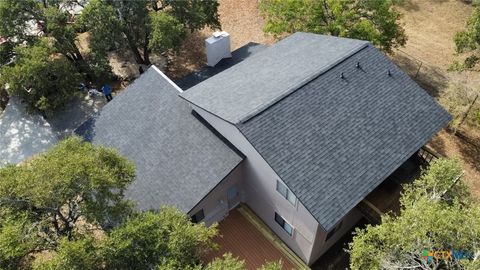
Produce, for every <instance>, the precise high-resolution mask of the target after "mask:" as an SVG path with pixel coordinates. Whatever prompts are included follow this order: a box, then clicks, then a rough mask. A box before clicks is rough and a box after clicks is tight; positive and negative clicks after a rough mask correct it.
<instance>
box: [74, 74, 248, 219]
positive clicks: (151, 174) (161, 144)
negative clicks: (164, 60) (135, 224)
mask: <svg viewBox="0 0 480 270" xmlns="http://www.w3.org/2000/svg"><path fill="white" fill-rule="evenodd" d="M178 94H179V92H178V90H177V89H175V88H174V87H173V86H172V84H170V83H169V82H168V81H167V80H166V79H165V78H164V77H162V76H161V75H160V74H159V73H158V72H157V71H156V70H155V69H154V68H150V69H149V70H148V71H146V72H145V73H144V74H143V75H142V76H141V77H140V78H138V79H137V80H135V81H134V82H133V83H132V84H130V85H129V86H128V88H127V89H126V90H124V91H123V92H122V93H121V94H119V95H118V96H116V97H115V98H114V99H113V101H111V102H110V103H108V104H107V105H106V106H105V107H104V108H103V109H102V111H101V112H100V113H99V114H98V115H97V116H96V117H95V118H92V119H90V120H89V121H87V122H86V123H85V124H84V125H82V126H81V127H80V128H78V129H77V133H79V134H80V135H83V136H84V137H85V138H86V139H88V140H91V141H92V142H93V143H94V144H100V145H105V146H108V147H114V148H116V149H118V151H119V152H120V153H121V154H122V155H124V156H126V157H127V158H129V159H130V160H132V161H133V162H134V163H135V165H136V169H137V170H136V179H135V181H134V182H133V183H132V184H131V186H130V187H129V188H128V190H127V192H126V197H127V198H130V199H132V200H133V201H135V202H136V204H137V207H138V208H139V209H141V210H149V209H157V208H158V207H159V206H160V205H164V204H167V205H173V206H176V207H178V208H179V209H180V210H182V211H185V212H188V211H190V210H191V208H193V207H194V206H195V205H196V204H197V203H198V202H199V201H200V200H201V199H202V198H203V197H205V196H206V195H207V194H208V192H210V191H211V190H212V189H213V188H214V187H215V186H216V185H217V184H218V183H219V182H220V181H221V180H222V179H223V178H224V177H225V176H227V175H228V174H229V173H230V172H231V171H232V170H233V169H234V168H235V167H236V166H237V165H238V164H239V163H240V162H241V161H242V159H243V158H242V157H241V156H240V155H238V154H237V153H236V152H235V151H234V150H232V149H231V148H230V147H229V146H227V145H226V144H224V143H223V142H222V141H221V139H220V138H218V137H217V136H215V135H214V133H212V132H211V131H210V130H209V129H208V128H207V127H206V126H205V125H204V124H202V123H201V122H200V121H198V119H196V118H195V116H193V115H192V109H191V108H190V106H189V105H188V103H187V102H185V101H184V100H182V99H181V98H180V97H178Z"/></svg>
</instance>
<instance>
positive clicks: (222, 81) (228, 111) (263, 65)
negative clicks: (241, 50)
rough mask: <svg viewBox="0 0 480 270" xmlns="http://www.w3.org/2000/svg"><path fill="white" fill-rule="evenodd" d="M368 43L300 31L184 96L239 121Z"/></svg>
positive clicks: (190, 100)
mask: <svg viewBox="0 0 480 270" xmlns="http://www.w3.org/2000/svg"><path fill="white" fill-rule="evenodd" d="M367 44H368V43H367V42H365V41H361V40H354V39H342V38H336V37H331V36H321V35H315V34H310V33H295V34H293V35H291V36H289V37H287V38H285V39H284V40H282V41H281V42H278V43H277V44H275V45H273V46H272V47H270V48H268V49H265V50H262V51H260V52H258V53H255V54H254V55H253V56H251V57H249V58H247V59H245V60H244V61H242V62H241V63H238V64H236V65H235V66H233V67H231V68H229V69H227V70H225V71H223V72H221V73H219V74H217V75H215V76H213V77H211V78H209V79H208V80H205V81H203V82H201V83H199V84H197V85H195V86H194V87H192V88H190V89H189V90H188V91H186V92H184V93H182V94H181V96H182V97H183V98H185V99H187V100H188V101H189V102H191V103H193V104H195V105H197V106H199V107H201V108H203V109H205V110H207V111H209V112H211V113H213V114H215V115H217V116H219V117H221V118H223V119H224V120H226V121H228V122H230V123H233V124H236V123H239V122H241V121H244V120H246V119H248V118H249V117H251V116H253V115H255V114H257V113H258V112H260V111H262V110H263V109H265V108H267V107H269V106H270V105H271V104H272V103H274V102H276V101H278V100H279V99H281V98H282V97H283V96H285V95H287V94H289V93H290V92H291V91H294V90H296V89H297V88H298V85H300V84H302V83H306V82H308V81H310V80H311V79H312V78H313V77H315V76H317V75H318V74H319V73H321V72H323V71H325V70H328V69H329V68H330V67H332V66H333V65H335V64H336V63H338V62H339V61H341V60H342V59H343V58H344V57H348V56H349V55H350V54H352V53H353V52H355V51H358V50H359V49H361V48H362V47H364V46H366V45H367Z"/></svg>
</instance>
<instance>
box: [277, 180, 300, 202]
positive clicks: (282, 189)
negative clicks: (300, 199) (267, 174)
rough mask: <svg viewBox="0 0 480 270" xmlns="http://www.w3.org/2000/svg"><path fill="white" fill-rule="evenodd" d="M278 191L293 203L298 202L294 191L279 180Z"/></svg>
mask: <svg viewBox="0 0 480 270" xmlns="http://www.w3.org/2000/svg"><path fill="white" fill-rule="evenodd" d="M277 191H278V193H280V194H282V196H283V197H284V198H285V199H287V200H288V201H289V202H290V203H291V204H293V205H295V203H296V202H297V197H295V195H293V192H292V191H291V190H290V189H288V188H287V186H285V185H284V184H283V183H282V182H280V181H279V180H277Z"/></svg>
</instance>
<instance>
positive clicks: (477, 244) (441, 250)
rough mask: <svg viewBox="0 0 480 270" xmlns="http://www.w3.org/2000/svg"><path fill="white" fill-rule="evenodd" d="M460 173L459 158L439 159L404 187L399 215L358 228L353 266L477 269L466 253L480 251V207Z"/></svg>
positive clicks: (352, 249) (478, 263) (352, 252)
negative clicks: (469, 193) (374, 224)
mask: <svg viewBox="0 0 480 270" xmlns="http://www.w3.org/2000/svg"><path fill="white" fill-rule="evenodd" d="M459 176H461V167H460V165H459V163H458V162H457V161H455V160H439V161H437V162H435V163H434V164H432V165H431V167H430V168H429V169H428V170H427V171H426V172H425V173H424V174H423V175H422V177H421V178H420V179H418V180H416V181H415V182H414V183H413V184H411V185H406V186H405V191H404V192H403V194H402V198H401V205H402V209H401V211H400V214H399V215H398V216H391V215H384V216H383V217H382V223H381V225H377V226H371V225H368V226H367V228H366V229H357V231H356V236H354V238H353V242H352V243H350V245H349V252H350V267H351V269H353V270H355V269H478V267H479V266H480V261H479V260H478V258H473V256H472V257H470V256H471V255H473V254H475V253H476V252H478V251H479V250H480V222H479V220H480V207H479V206H478V205H476V204H474V203H472V201H471V200H470V199H469V198H468V196H467V198H465V195H466V193H465V192H466V189H465V187H464V184H463V183H462V182H461V181H459ZM429 254H430V255H431V256H430V257H429ZM460 255H461V256H460ZM455 256H456V257H455Z"/></svg>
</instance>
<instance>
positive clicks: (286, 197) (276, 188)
mask: <svg viewBox="0 0 480 270" xmlns="http://www.w3.org/2000/svg"><path fill="white" fill-rule="evenodd" d="M279 184H281V185H282V186H284V187H285V188H286V189H287V194H286V195H285V196H283V194H282V193H280V191H278V185H279ZM275 191H276V193H278V194H279V195H280V196H281V197H282V198H284V199H285V200H286V201H287V202H289V203H290V204H291V205H293V206H294V207H295V208H296V207H297V204H298V198H297V196H296V195H295V194H294V193H293V192H292V191H291V190H290V189H289V188H288V187H287V185H285V184H284V183H283V182H282V181H280V180H278V179H277V181H276V182H275ZM289 193H290V194H292V195H293V196H294V197H295V202H294V203H292V202H291V201H290V200H289V199H288V194H289Z"/></svg>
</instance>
